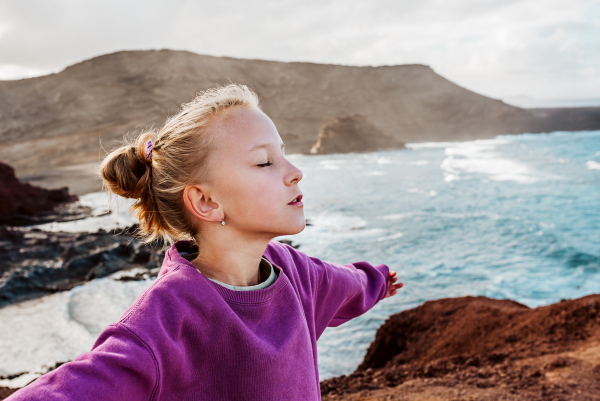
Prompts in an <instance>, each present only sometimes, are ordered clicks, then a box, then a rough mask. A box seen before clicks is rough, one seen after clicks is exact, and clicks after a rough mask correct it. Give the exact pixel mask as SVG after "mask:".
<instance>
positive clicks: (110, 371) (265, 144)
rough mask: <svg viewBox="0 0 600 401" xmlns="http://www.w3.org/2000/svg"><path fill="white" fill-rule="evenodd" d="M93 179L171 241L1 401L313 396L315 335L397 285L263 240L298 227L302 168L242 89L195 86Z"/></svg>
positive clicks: (355, 266)
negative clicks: (53, 362)
mask: <svg viewBox="0 0 600 401" xmlns="http://www.w3.org/2000/svg"><path fill="white" fill-rule="evenodd" d="M101 175H102V178H103V180H104V185H105V186H106V187H108V189H109V190H110V191H111V192H112V193H114V194H117V195H120V196H123V197H125V198H134V199H138V201H137V202H136V203H135V204H134V205H133V206H132V212H134V213H136V215H137V217H138V218H139V220H140V231H139V232H138V234H140V235H141V236H142V239H143V240H144V241H145V242H148V243H149V242H152V241H154V240H157V239H158V240H164V241H165V242H166V243H167V244H170V249H169V250H168V251H167V253H166V255H165V259H164V262H163V264H162V267H161V270H160V273H159V275H158V277H157V279H156V281H154V283H153V284H152V285H151V286H150V287H149V288H148V289H147V290H146V291H145V292H143V293H142V294H141V295H140V296H139V297H138V298H137V299H136V300H135V301H134V303H133V304H132V305H131V306H130V307H129V309H128V310H127V311H126V312H125V313H124V314H123V316H122V317H121V320H119V321H118V322H117V323H114V324H112V325H110V326H109V327H108V328H106V330H104V331H103V332H102V334H101V335H100V336H99V337H98V339H97V340H96V342H95V344H94V346H93V348H92V350H91V351H90V352H87V353H85V354H83V355H80V356H79V357H77V358H76V359H75V360H73V361H72V362H69V363H67V364H64V365H62V366H61V367H60V368H58V369H56V370H54V371H52V372H50V373H48V374H46V375H44V376H42V377H40V378H39V379H37V380H36V381H35V382H33V383H31V384H30V385H28V386H27V387H25V388H23V389H21V390H19V391H17V392H16V393H14V394H13V395H12V396H11V397H9V398H8V400H11V401H17V400H126V401H136V400H302V401H307V400H320V399H321V396H320V389H319V375H318V371H317V347H316V344H317V339H318V338H319V337H320V336H321V334H322V333H323V331H324V330H325V328H326V327H328V326H339V325H340V324H342V323H344V322H346V321H348V320H350V319H352V318H354V317H356V316H359V315H361V314H363V313H364V312H366V311H367V310H369V309H370V308H372V307H373V306H374V305H375V304H376V303H377V302H379V301H380V300H381V299H383V298H386V297H389V296H392V295H395V294H396V293H397V290H398V289H399V288H400V287H402V283H395V282H396V280H397V277H396V273H395V272H394V271H390V270H389V269H388V267H387V266H386V265H383V264H379V265H375V266H372V265H370V264H369V263H367V262H364V261H361V262H355V263H351V264H346V265H341V264H336V263H327V262H324V261H321V260H319V259H317V258H314V257H310V256H307V255H305V254H304V253H302V252H300V251H297V250H296V249H294V248H293V247H291V246H289V245H285V244H282V243H280V242H277V241H271V240H272V239H273V238H274V237H277V236H282V235H291V234H297V233H299V232H301V231H302V230H303V229H304V227H305V224H306V223H305V219H304V210H303V204H302V192H301V191H300V189H299V187H298V183H299V182H300V180H301V179H302V172H301V171H300V170H299V169H298V168H296V167H295V166H294V165H293V164H292V163H290V162H289V161H288V160H287V159H286V158H285V153H284V144H283V142H282V140H281V137H280V136H279V134H278V132H277V129H276V128H275V125H274V124H273V122H272V121H271V120H270V119H269V117H267V115H266V114H264V113H263V112H262V111H261V109H260V107H259V104H258V97H257V95H256V94H255V93H254V92H252V91H251V90H250V89H248V88H247V87H246V86H244V85H235V84H230V85H228V86H225V87H222V88H217V89H213V90H209V91H206V92H204V93H202V94H200V95H199V96H198V97H197V98H196V99H195V100H194V101H192V102H191V103H189V104H186V105H184V106H183V108H182V110H181V112H179V114H177V115H175V116H174V117H172V118H170V119H169V120H168V121H167V122H166V124H165V126H164V127H163V128H162V129H161V130H160V132H158V133H154V132H146V133H143V134H142V135H140V136H139V138H138V139H137V141H136V142H135V143H134V144H132V145H126V146H123V147H121V148H119V149H117V150H115V151H114V152H112V153H111V154H109V155H108V156H107V157H106V158H105V159H104V161H103V163H102V165H101Z"/></svg>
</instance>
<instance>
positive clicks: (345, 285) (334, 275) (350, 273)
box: [309, 257, 399, 338]
mask: <svg viewBox="0 0 600 401" xmlns="http://www.w3.org/2000/svg"><path fill="white" fill-rule="evenodd" d="M309 259H310V261H311V262H312V263H311V265H312V268H313V269H314V273H315V275H316V280H315V287H314V295H313V297H314V310H315V328H316V333H317V338H318V337H319V336H320V335H321V334H322V332H323V331H324V330H325V328H326V327H328V326H329V327H335V326H339V325H341V324H342V323H345V322H347V321H348V320H350V319H353V318H355V317H357V316H360V315H362V314H363V313H365V312H366V311H368V310H369V309H371V308H372V307H373V306H375V304H376V303H377V302H379V301H380V300H382V299H383V298H385V297H386V296H388V294H390V291H392V292H393V291H397V288H399V287H398V285H397V284H396V285H392V286H390V285H389V283H390V280H392V278H391V276H390V271H389V268H388V267H387V266H386V265H384V264H378V265H374V266H373V265H371V264H369V263H367V262H364V261H361V262H354V263H349V264H345V265H342V264H338V263H328V262H324V261H322V260H320V259H317V258H314V257H309Z"/></svg>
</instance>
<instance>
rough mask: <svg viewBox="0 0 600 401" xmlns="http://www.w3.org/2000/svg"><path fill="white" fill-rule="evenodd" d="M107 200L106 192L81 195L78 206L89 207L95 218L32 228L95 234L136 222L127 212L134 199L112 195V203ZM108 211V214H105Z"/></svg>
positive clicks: (39, 225)
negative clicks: (102, 230)
mask: <svg viewBox="0 0 600 401" xmlns="http://www.w3.org/2000/svg"><path fill="white" fill-rule="evenodd" d="M109 200H110V199H109V197H108V195H107V194H106V192H92V193H89V194H86V195H82V196H80V197H79V201H78V202H79V204H81V205H82V206H89V207H91V208H92V209H93V212H92V213H93V214H94V216H96V217H91V218H87V219H82V220H75V221H66V222H62V223H56V222H52V223H45V224H38V225H36V226H34V227H37V228H40V229H42V230H44V231H53V232H56V231H65V232H84V231H87V232H96V231H98V229H100V228H102V229H104V230H107V231H108V230H112V229H114V228H125V227H127V226H131V225H132V224H135V223H137V222H138V220H137V219H136V218H135V217H134V216H132V215H131V213H130V211H129V208H130V207H131V205H133V203H135V199H125V198H123V197H121V196H116V195H114V196H113V197H112V202H109ZM109 210H110V214H106V212H107V211H109Z"/></svg>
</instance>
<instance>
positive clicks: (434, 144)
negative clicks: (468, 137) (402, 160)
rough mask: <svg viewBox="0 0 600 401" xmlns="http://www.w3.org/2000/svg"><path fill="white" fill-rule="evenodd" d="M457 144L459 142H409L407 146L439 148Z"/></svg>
mask: <svg viewBox="0 0 600 401" xmlns="http://www.w3.org/2000/svg"><path fill="white" fill-rule="evenodd" d="M456 144H457V142H416V143H407V144H406V145H405V147H406V148H408V149H439V148H447V147H448V146H454V145H456Z"/></svg>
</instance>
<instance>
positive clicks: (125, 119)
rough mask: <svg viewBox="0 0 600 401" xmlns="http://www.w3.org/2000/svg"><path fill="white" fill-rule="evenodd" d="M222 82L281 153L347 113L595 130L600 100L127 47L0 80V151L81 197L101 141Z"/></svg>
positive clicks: (394, 125) (397, 129)
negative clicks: (259, 117)
mask: <svg viewBox="0 0 600 401" xmlns="http://www.w3.org/2000/svg"><path fill="white" fill-rule="evenodd" d="M229 81H232V82H238V83H244V84H246V85H248V86H250V87H251V88H253V89H254V90H255V91H256V92H257V93H258V94H259V95H260V98H261V101H262V104H263V107H264V110H265V112H266V113H267V114H268V115H269V116H270V117H271V118H272V119H273V121H274V122H275V124H276V126H277V128H278V130H279V132H280V134H281V136H282V138H283V140H284V141H285V143H286V149H287V151H288V153H307V154H308V153H309V151H310V149H311V147H312V146H313V145H314V144H315V142H316V141H317V136H318V133H319V128H320V127H321V126H322V125H323V124H326V123H329V122H331V121H333V120H334V119H335V118H337V117H340V116H344V115H350V114H360V115H362V116H364V117H365V118H366V119H368V121H369V122H370V124H372V125H373V126H374V127H375V128H376V129H377V130H379V131H381V132H382V133H385V134H388V135H392V136H394V137H395V138H396V139H398V140H400V141H402V142H422V141H453V140H468V139H476V138H489V137H493V136H495V135H498V134H518V133H523V132H548V131H553V130H587V129H600V108H582V109H547V110H544V109H538V110H535V109H531V110H526V109H520V108H517V107H513V106H509V105H507V104H504V103H503V102H502V101H500V100H494V99H490V98H487V97H485V96H481V95H478V94H476V93H473V92H470V91H468V90H466V89H464V88H461V87H459V86H457V85H455V84H453V83H452V82H450V81H448V80H446V79H445V78H443V77H441V76H439V75H437V74H436V73H435V72H434V71H433V70H432V69H431V68H429V67H427V66H424V65H398V66H382V67H349V66H340V65H324V64H313V63H298V62H295V63H282V62H274V61H263V60H244V59H234V58H227V57H211V56H203V55H198V54H194V53H190V52H185V51H171V50H159V51H154V50H152V51H125V52H118V53H113V54H108V55H104V56H100V57H96V58H93V59H90V60H87V61H84V62H82V63H79V64H76V65H73V66H71V67H68V68H66V69H65V70H64V71H62V72H60V73H58V74H51V75H48V76H44V77H37V78H30V79H23V80H17V81H0V122H1V123H0V160H2V161H3V162H6V163H8V164H10V165H12V166H14V167H15V169H16V172H17V176H19V177H22V176H25V175H27V176H31V175H40V177H39V179H40V180H42V181H43V180H44V179H45V180H46V181H47V180H48V179H49V177H50V178H52V177H54V178H56V179H55V180H54V181H52V185H53V186H62V185H64V182H63V181H61V177H63V175H68V176H73V177H74V176H76V175H78V174H79V175H80V177H78V178H77V180H79V182H83V181H85V180H86V179H87V181H88V182H87V187H86V186H85V185H83V186H82V187H81V188H80V189H73V188H72V189H73V192H75V193H77V194H82V193H84V192H86V191H88V190H89V189H90V188H91V187H94V188H96V187H98V188H99V186H100V181H99V180H93V179H90V178H89V177H93V176H94V173H95V172H94V171H93V168H92V167H93V166H94V164H97V163H99V162H100V161H101V160H102V158H103V156H104V154H105V152H104V151H103V150H102V148H103V149H104V150H106V151H109V150H111V149H112V148H113V147H115V146H116V145H117V144H118V141H120V140H121V139H122V138H123V135H125V134H126V133H128V132H136V131H139V130H140V129H141V128H146V127H150V126H152V125H154V126H160V125H162V123H163V122H164V120H165V119H166V117H167V116H168V115H172V114H174V113H175V111H176V110H177V109H178V107H179V106H180V105H181V103H183V102H187V101H190V100H191V99H192V98H193V97H194V95H195V94H196V93H197V92H198V91H201V90H204V89H206V88H209V87H212V86H214V85H217V84H220V85H222V84H226V83H228V82H229ZM80 164H83V165H84V166H83V167H82V168H79V167H77V168H72V169H67V168H65V167H66V166H74V165H80ZM56 169H58V170H56ZM84 170H85V171H84ZM86 177H88V178H86ZM30 178H32V177H30ZM32 179H33V178H32Z"/></svg>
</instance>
